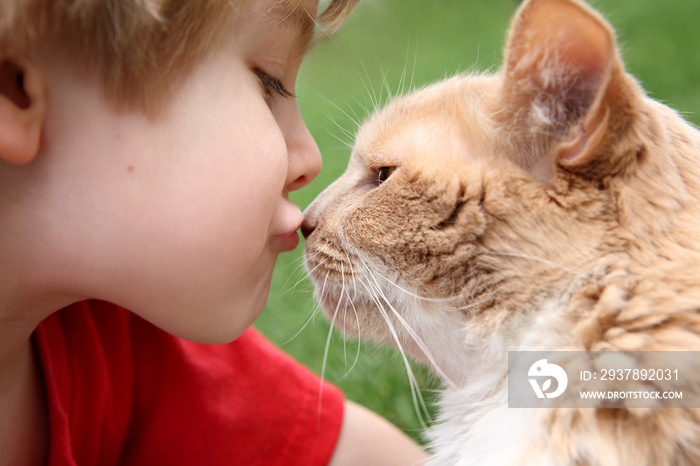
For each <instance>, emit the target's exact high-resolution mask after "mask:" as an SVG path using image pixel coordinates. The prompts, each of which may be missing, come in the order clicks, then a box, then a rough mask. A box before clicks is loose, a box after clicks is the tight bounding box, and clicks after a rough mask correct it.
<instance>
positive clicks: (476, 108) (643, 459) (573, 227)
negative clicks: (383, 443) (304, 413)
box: [304, 0, 700, 465]
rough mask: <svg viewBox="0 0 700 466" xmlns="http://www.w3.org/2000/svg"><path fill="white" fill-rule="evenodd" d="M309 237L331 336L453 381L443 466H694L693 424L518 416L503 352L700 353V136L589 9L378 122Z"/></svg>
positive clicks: (436, 432) (680, 418) (533, 29)
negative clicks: (389, 347) (388, 351)
mask: <svg viewBox="0 0 700 466" xmlns="http://www.w3.org/2000/svg"><path fill="white" fill-rule="evenodd" d="M381 167H391V169H390V170H386V169H385V170H380V169H381ZM380 172H381V175H379V173H380ZM378 177H381V180H382V182H380V178H378ZM304 232H305V234H306V235H307V236H308V237H307V240H306V259H307V265H308V268H309V270H310V272H311V276H312V277H313V278H314V280H315V282H316V285H317V294H318V297H319V299H320V301H321V304H322V306H323V308H324V309H325V311H326V313H327V314H328V315H329V316H330V317H331V318H333V319H335V321H336V324H337V325H339V326H344V328H345V330H347V331H350V332H354V333H361V336H362V338H371V339H373V340H376V341H381V342H387V343H389V344H394V345H397V346H400V347H401V348H402V349H403V350H404V351H406V352H407V353H409V354H411V355H412V356H413V357H415V358H416V359H418V360H421V361H424V362H426V363H428V364H429V365H430V366H431V367H432V368H433V369H434V370H435V371H436V372H437V373H439V374H440V375H442V376H443V378H444V379H445V385H446V388H445V390H444V393H443V396H442V400H441V421H440V422H439V423H438V424H437V425H436V426H435V427H433V428H432V432H431V435H432V437H433V438H434V440H435V442H434V446H433V451H434V453H435V457H434V460H433V462H434V464H439V465H444V464H512V465H516V464H517V465H564V464H571V465H666V464H700V411H699V410H693V409H626V408H620V409H603V408H600V409H561V408H560V409H529V410H528V409H520V410H519V409H508V408H507V392H506V378H507V365H506V361H507V351H508V350H700V133H699V132H698V131H697V130H696V129H694V128H693V127H691V126H690V125H689V124H688V123H686V122H685V121H684V120H683V119H682V118H681V117H680V116H678V115H677V114H676V113H675V112H674V111H673V110H670V109H669V108H667V107H666V106H664V105H662V104H660V103H658V102H656V101H654V100H651V99H650V98H648V97H647V96H646V95H645V94H644V92H643V90H642V89H641V88H640V86H639V85H638V84H637V82H636V81H635V80H634V79H633V78H632V77H631V76H629V75H628V74H627V73H626V72H625V70H624V68H623V65H622V62H621V60H620V58H619V55H618V51H617V46H616V40H615V37H614V33H613V31H612V29H611V28H610V26H609V25H608V24H607V23H606V22H605V21H604V20H603V19H602V18H601V17H600V16H599V14H598V13H596V12H594V11H593V10H592V9H590V8H589V7H588V6H586V5H584V4H583V3H581V2H579V1H575V0H529V1H526V2H525V3H524V4H523V5H522V6H521V7H520V9H519V11H518V13H517V14H516V17H515V19H514V22H513V25H512V28H511V32H510V36H509V38H508V44H507V47H506V52H505V61H504V67H503V69H502V71H501V72H500V73H498V74H495V75H480V76H458V77H455V78H452V79H448V80H446V81H443V82H440V83H438V84H435V85H431V86H429V87H427V88H425V89H423V90H420V91H418V92H415V93H414V94H412V95H409V96H406V97H402V98H399V99H397V100H395V101H393V102H391V103H390V104H388V105H387V106H386V108H384V109H383V110H382V111H380V112H378V113H377V114H375V115H374V116H372V117H371V118H370V119H369V121H367V122H366V123H365V124H364V125H363V126H362V128H361V129H360V131H359V133H358V135H357V141H356V145H355V147H354V150H353V153H352V157H351V160H350V163H349V166H348V169H347V172H346V173H345V174H344V175H343V176H342V177H341V178H339V179H338V180H337V181H336V182H335V183H334V184H333V185H331V186H330V187H329V188H328V189H327V190H326V191H324V192H323V193H322V194H321V195H320V196H319V197H318V199H317V200H316V201H315V202H314V203H313V204H312V205H311V206H310V207H309V208H308V210H307V212H306V220H305V224H304ZM697 366H700V361H699V362H698V363H697ZM686 374H694V377H695V380H693V382H695V383H698V382H700V367H688V368H687V371H686Z"/></svg>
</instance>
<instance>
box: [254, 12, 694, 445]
mask: <svg viewBox="0 0 700 466" xmlns="http://www.w3.org/2000/svg"><path fill="white" fill-rule="evenodd" d="M518 4H519V2H518V1H516V0H362V1H361V2H360V5H359V7H358V8H357V10H356V11H355V12H354V14H353V16H352V17H351V18H350V19H349V20H348V21H347V23H346V24H345V25H344V26H343V28H342V29H341V31H340V32H339V33H338V34H337V35H336V36H335V37H334V38H332V39H330V40H325V41H323V42H321V43H319V44H317V45H316V46H315V47H314V49H313V50H312V51H311V52H310V54H309V56H308V58H307V60H306V62H305V64H304V66H303V68H302V71H301V74H300V76H299V80H298V84H297V95H298V98H299V103H300V106H301V110H302V115H303V116H304V118H305V120H306V121H307V125H308V127H309V129H310V130H311V133H312V134H313V135H314V137H315V138H316V141H317V142H318V145H319V147H320V149H321V153H322V154H323V162H324V168H323V171H322V173H321V175H320V176H319V177H318V178H317V179H316V180H315V181H314V182H313V183H312V184H311V185H309V187H307V188H305V189H303V190H302V191H301V192H298V193H293V195H292V198H293V200H294V201H295V202H296V203H298V204H299V205H300V206H301V207H302V208H304V207H306V206H307V205H308V204H309V203H310V202H311V200H313V198H314V197H315V196H316V195H317V194H318V193H319V192H321V191H322V190H323V188H324V187H325V186H327V185H328V184H329V183H330V182H332V181H333V180H334V179H335V178H337V177H338V176H339V175H340V174H341V173H342V172H343V171H344V169H345V166H346V164H347V161H348V157H349V153H350V149H349V148H348V146H347V144H350V143H351V141H352V134H354V132H355V130H356V127H357V124H356V122H361V121H362V120H363V119H364V118H365V117H366V116H367V114H368V112H369V111H370V110H371V109H372V107H373V105H374V102H377V101H379V102H385V101H386V99H387V96H388V95H390V94H391V93H395V92H396V90H397V89H399V88H400V87H402V86H403V87H407V86H409V84H410V85H412V86H413V87H420V86H424V85H426V84H428V83H431V82H434V81H436V80H439V79H442V78H444V77H445V76H450V75H453V74H455V73H457V72H465V71H471V70H480V71H483V70H490V69H491V70H495V69H497V68H498V67H499V66H500V63H501V53H502V50H503V46H504V41H505V35H506V30H507V27H508V24H509V21H510V18H511V16H512V14H513V13H514V11H515V9H516V8H517V6H518ZM594 5H595V6H596V7H597V8H598V9H599V10H601V11H602V12H603V13H604V14H605V16H606V17H607V18H608V19H609V20H610V22H611V23H612V24H613V26H614V27H615V29H616V31H617V34H618V41H619V43H620V46H621V49H622V55H623V59H624V61H625V63H626V65H627V68H628V70H629V71H630V72H631V73H633V74H634V75H635V76H637V78H638V79H639V80H640V82H641V83H642V85H643V86H644V88H645V89H646V90H647V91H648V92H649V93H650V95H652V96H653V97H654V98H656V99H659V100H662V101H664V102H666V103H668V104H669V105H670V106H672V107H674V108H676V109H677V110H679V111H681V112H682V113H684V114H685V116H686V118H688V119H689V120H690V121H693V122H695V123H696V124H697V123H700V114H699V112H700V37H698V35H697V26H698V18H700V1H699V0H669V1H667V2H666V1H664V2H662V1H659V0H597V1H595V3H594ZM301 254H302V248H301V247H300V248H298V249H297V250H296V251H293V252H292V253H288V254H284V255H282V256H281V257H280V259H279V261H278V265H277V268H276V270H275V274H274V277H273V285H272V291H271V296H270V299H269V302H268V305H267V307H266V309H265V311H264V312H263V314H262V315H261V317H260V319H259V320H258V322H257V323H256V326H257V327H258V328H259V329H261V330H262V332H263V333H265V334H266V335H267V336H268V337H269V338H270V339H271V340H272V341H274V342H276V343H277V344H279V345H280V346H281V347H282V349H283V350H285V351H287V352H288V353H290V354H291V355H293V356H294V357H295V358H297V359H298V360H299V361H301V362H302V363H304V364H305V365H307V366H308V367H309V368H311V369H312V370H313V371H315V372H317V373H319V374H322V375H323V377H324V379H325V380H328V381H329V382H332V383H334V384H336V385H338V386H339V387H340V388H341V389H343V391H344V392H345V393H346V396H347V397H348V398H349V399H352V400H354V401H356V402H358V403H360V404H363V405H365V406H367V407H369V408H371V409H373V410H374V411H376V412H378V413H380V414H381V415H382V416H384V417H386V418H387V419H389V420H390V421H391V422H393V423H395V424H396V425H398V426H399V427H400V428H402V429H403V430H405V431H406V432H407V433H408V434H409V435H411V436H413V437H414V438H419V437H420V432H421V431H422V429H423V424H422V423H421V419H420V417H419V416H418V414H417V412H418V410H417V409H416V407H415V402H414V399H413V396H412V394H411V390H410V387H409V383H408V378H407V375H406V374H407V373H406V369H405V367H404V363H403V360H402V359H401V357H400V356H398V355H397V354H396V353H395V352H394V351H393V350H391V349H389V348H385V347H377V346H373V345H371V344H366V343H362V344H360V345H358V344H357V342H356V341H354V340H351V341H349V342H344V341H343V339H342V338H341V337H340V335H339V334H338V333H337V332H336V331H333V332H332V333H329V325H328V323H327V322H326V320H325V318H324V317H323V316H322V315H321V314H320V313H317V314H315V311H316V305H315V303H314V300H313V297H312V287H311V284H310V283H309V281H308V280H305V279H304V275H305V274H304V270H303V266H302V260H301ZM329 335H330V336H329ZM326 349H327V351H326ZM355 361H356V362H355ZM413 370H414V371H415V372H416V378H417V379H418V382H419V384H420V385H421V388H422V391H423V397H424V398H425V400H426V402H427V403H428V404H431V403H432V402H433V401H434V399H435V388H437V387H438V385H439V384H438V381H437V380H435V378H434V377H432V376H431V375H430V374H429V373H428V372H427V370H425V369H424V368H422V367H419V366H418V365H415V364H414V368H413ZM422 417H425V416H422Z"/></svg>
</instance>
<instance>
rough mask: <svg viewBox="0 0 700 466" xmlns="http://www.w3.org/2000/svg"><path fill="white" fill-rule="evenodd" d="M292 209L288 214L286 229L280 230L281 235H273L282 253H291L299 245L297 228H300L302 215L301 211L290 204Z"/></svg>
mask: <svg viewBox="0 0 700 466" xmlns="http://www.w3.org/2000/svg"><path fill="white" fill-rule="evenodd" d="M290 205H292V206H293V207H294V208H293V211H291V212H289V214H290V217H291V218H288V222H285V223H286V224H287V225H289V226H288V227H287V228H284V229H282V232H281V233H278V234H276V235H275V239H276V240H277V241H276V242H277V243H278V244H279V246H280V248H281V249H282V251H291V250H292V249H294V248H296V247H297V246H298V245H299V233H298V231H299V228H301V223H302V222H303V221H304V215H303V214H302V213H301V210H299V208H298V207H297V206H295V205H294V204H291V203H290Z"/></svg>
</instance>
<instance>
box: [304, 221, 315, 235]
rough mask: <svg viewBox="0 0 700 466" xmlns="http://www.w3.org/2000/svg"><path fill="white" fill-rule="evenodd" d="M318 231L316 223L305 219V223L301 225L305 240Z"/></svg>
mask: <svg viewBox="0 0 700 466" xmlns="http://www.w3.org/2000/svg"><path fill="white" fill-rule="evenodd" d="M315 229H316V222H315V221H313V220H311V219H308V218H305V219H304V221H303V222H302V224H301V234H302V235H304V238H308V237H309V235H310V234H311V233H313V232H314V230H315Z"/></svg>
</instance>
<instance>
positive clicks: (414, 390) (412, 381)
mask: <svg viewBox="0 0 700 466" xmlns="http://www.w3.org/2000/svg"><path fill="white" fill-rule="evenodd" d="M360 284H361V285H362V286H363V287H365V290H367V293H368V294H369V296H370V297H371V299H372V301H374V303H375V304H376V305H377V309H378V310H379V313H380V314H381V315H382V318H383V319H384V321H385V322H386V324H387V327H388V328H389V332H390V333H391V336H392V338H393V339H394V342H395V343H396V346H397V348H398V350H399V354H400V355H401V359H402V360H403V363H404V367H405V368H406V375H407V377H408V382H409V387H410V388H411V398H412V399H413V406H414V408H415V410H416V415H417V416H418V421H419V422H420V424H421V427H423V428H424V429H425V428H427V424H426V423H425V420H424V418H423V413H426V414H427V413H428V411H427V406H426V404H425V400H423V395H422V394H421V393H420V388H419V386H418V381H417V380H416V377H415V374H414V372H413V368H412V367H411V364H410V363H409V361H408V357H407V356H406V352H405V351H404V349H403V346H402V345H401V340H400V339H399V336H398V333H397V332H396V329H395V328H394V326H393V324H392V323H391V320H390V319H389V316H388V314H387V313H386V310H385V309H384V307H383V306H382V304H381V302H379V300H378V299H377V298H376V297H375V296H374V293H372V291H371V284H369V283H368V284H367V285H365V283H364V282H360ZM419 400H420V401H419ZM421 407H422V408H423V409H422V410H421ZM427 417H428V418H430V415H429V414H428V415H427Z"/></svg>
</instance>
